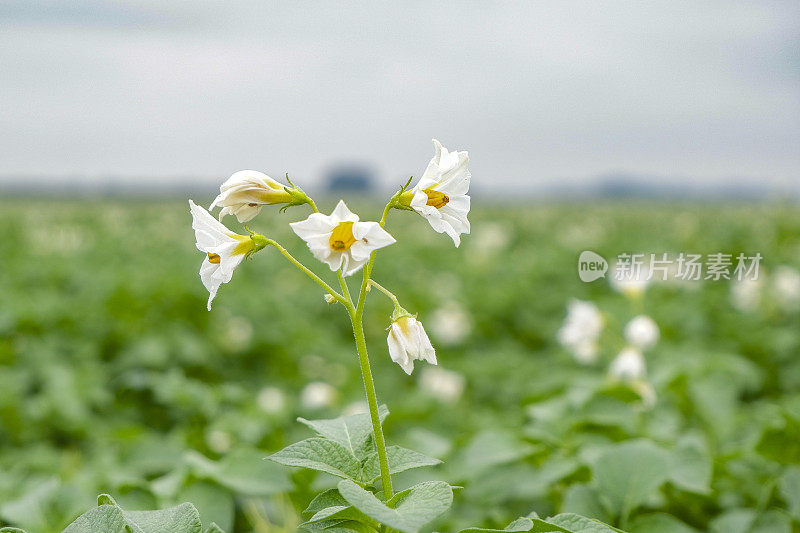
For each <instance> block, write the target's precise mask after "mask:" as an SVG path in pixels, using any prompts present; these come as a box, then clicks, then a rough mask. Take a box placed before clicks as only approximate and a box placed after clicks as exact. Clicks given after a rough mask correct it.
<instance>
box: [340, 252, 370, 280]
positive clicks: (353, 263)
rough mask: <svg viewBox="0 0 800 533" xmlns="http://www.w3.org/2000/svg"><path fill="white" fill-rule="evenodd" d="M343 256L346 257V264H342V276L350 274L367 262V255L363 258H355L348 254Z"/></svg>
mask: <svg viewBox="0 0 800 533" xmlns="http://www.w3.org/2000/svg"><path fill="white" fill-rule="evenodd" d="M345 257H346V258H347V264H346V265H344V270H343V271H342V275H343V276H352V275H353V274H355V273H356V272H358V271H359V270H361V267H363V266H364V265H366V264H367V263H368V262H369V256H367V258H366V259H363V260H359V259H356V258H354V257H352V256H350V255H346V256H345Z"/></svg>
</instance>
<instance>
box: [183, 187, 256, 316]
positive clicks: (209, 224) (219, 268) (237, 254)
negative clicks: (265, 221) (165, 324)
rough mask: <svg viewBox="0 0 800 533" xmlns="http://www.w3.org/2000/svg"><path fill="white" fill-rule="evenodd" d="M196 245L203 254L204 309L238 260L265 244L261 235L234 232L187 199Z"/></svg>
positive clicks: (229, 277)
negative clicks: (205, 297)
mask: <svg viewBox="0 0 800 533" xmlns="http://www.w3.org/2000/svg"><path fill="white" fill-rule="evenodd" d="M189 209H190V212H191V213H192V228H193V229H194V235H195V239H196V241H197V242H196V246H197V249H198V250H200V251H201V252H205V254H206V257H205V259H203V263H202V265H200V279H201V280H202V281H203V285H205V287H206V289H208V310H209V311H211V301H212V300H213V299H214V297H215V296H216V295H217V291H218V290H219V287H220V285H222V284H223V283H228V282H229V281H230V280H231V278H232V277H233V271H234V270H236V267H237V266H239V263H241V262H242V260H243V259H244V258H245V257H247V256H248V255H250V254H252V253H253V252H257V251H258V250H261V249H262V248H264V246H266V240H265V239H264V237H263V236H261V235H252V236H251V235H238V234H237V233H234V232H232V231H231V230H229V229H228V228H226V227H225V226H223V225H222V223H220V222H219V221H218V220H217V219H215V218H214V217H213V216H211V213H209V212H208V211H206V210H205V209H203V208H202V207H200V206H199V205H197V204H195V203H194V202H193V201H191V200H189Z"/></svg>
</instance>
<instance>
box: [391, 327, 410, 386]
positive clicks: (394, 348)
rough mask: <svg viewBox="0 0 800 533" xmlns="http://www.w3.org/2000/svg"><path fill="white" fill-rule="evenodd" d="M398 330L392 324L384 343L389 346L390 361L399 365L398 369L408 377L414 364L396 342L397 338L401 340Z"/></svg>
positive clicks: (400, 333) (397, 341) (398, 342)
mask: <svg viewBox="0 0 800 533" xmlns="http://www.w3.org/2000/svg"><path fill="white" fill-rule="evenodd" d="M399 329H400V328H399V327H398V326H397V324H392V328H391V331H389V336H388V337H387V338H386V342H387V344H388V345H389V357H391V358H392V361H394V362H395V363H397V364H398V365H400V368H402V369H403V371H404V372H405V373H406V374H409V375H410V374H411V372H412V371H413V370H414V362H413V361H412V360H411V359H409V358H408V354H407V353H406V350H405V348H404V347H403V345H402V344H401V343H400V341H399V340H398V336H399V337H400V338H402V332H399Z"/></svg>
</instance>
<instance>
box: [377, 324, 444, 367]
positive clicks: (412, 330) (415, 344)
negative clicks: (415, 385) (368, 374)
mask: <svg viewBox="0 0 800 533" xmlns="http://www.w3.org/2000/svg"><path fill="white" fill-rule="evenodd" d="M386 342H387V343H388V344H389V356H390V357H391V358H392V361H394V362H395V363H397V364H398V365H400V368H402V369H403V371H404V372H405V373H406V374H411V372H412V371H413V370H414V361H423V360H424V361H427V362H429V363H430V364H432V365H435V364H437V363H436V350H434V349H433V345H432V344H431V341H430V339H428V334H427V333H425V328H423V327H422V323H421V322H420V321H418V320H417V319H416V318H414V317H413V316H411V315H408V314H404V315H402V316H400V317H399V318H396V319H395V320H394V321H393V322H392V325H391V327H390V328H389V336H388V337H387V338H386Z"/></svg>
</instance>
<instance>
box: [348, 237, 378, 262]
mask: <svg viewBox="0 0 800 533" xmlns="http://www.w3.org/2000/svg"><path fill="white" fill-rule="evenodd" d="M372 250H373V248H372V247H370V246H367V244H366V243H364V242H362V241H356V242H354V243H353V245H352V246H351V247H350V249H349V250H347V252H348V253H349V254H350V257H352V258H353V259H354V260H355V261H365V260H369V256H370V255H371V254H372Z"/></svg>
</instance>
